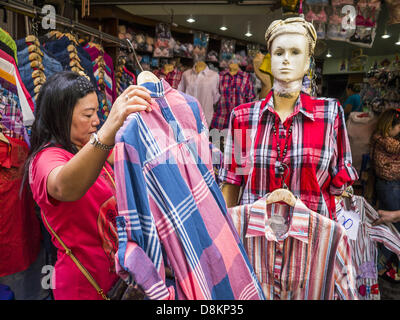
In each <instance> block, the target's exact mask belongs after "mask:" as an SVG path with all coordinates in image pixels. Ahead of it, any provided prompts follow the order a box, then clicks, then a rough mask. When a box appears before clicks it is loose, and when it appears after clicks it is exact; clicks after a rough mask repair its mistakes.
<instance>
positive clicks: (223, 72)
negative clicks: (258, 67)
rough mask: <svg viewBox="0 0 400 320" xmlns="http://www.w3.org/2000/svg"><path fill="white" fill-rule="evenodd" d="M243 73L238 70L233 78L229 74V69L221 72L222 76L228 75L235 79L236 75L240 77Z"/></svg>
mask: <svg viewBox="0 0 400 320" xmlns="http://www.w3.org/2000/svg"><path fill="white" fill-rule="evenodd" d="M243 73H244V72H243V71H242V70H240V68H239V70H238V72H237V73H236V74H235V75H234V76H232V75H231V74H230V73H229V69H226V70H224V71H222V72H221V74H222V75H226V74H228V75H229V76H231V77H236V76H237V75H240V76H242V75H243Z"/></svg>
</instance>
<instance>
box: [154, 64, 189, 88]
mask: <svg viewBox="0 0 400 320" xmlns="http://www.w3.org/2000/svg"><path fill="white" fill-rule="evenodd" d="M153 73H154V74H155V75H156V76H157V77H158V78H159V79H165V81H167V82H168V83H169V84H170V86H171V87H172V88H174V89H178V85H179V83H180V82H181V79H182V73H183V72H182V71H180V70H178V69H176V68H175V69H174V70H172V71H171V72H168V73H167V74H165V73H164V71H163V70H154V71H153Z"/></svg>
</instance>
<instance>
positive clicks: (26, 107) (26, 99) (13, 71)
mask: <svg viewBox="0 0 400 320" xmlns="http://www.w3.org/2000/svg"><path fill="white" fill-rule="evenodd" d="M0 69H1V70H2V71H3V72H6V73H8V74H9V75H10V76H11V77H13V78H14V79H15V80H14V81H13V83H14V82H15V84H16V87H17V91H18V98H19V101H20V107H21V111H22V117H23V120H24V125H25V126H30V125H32V123H33V121H34V120H35V116H34V115H33V111H34V104H33V101H32V97H31V96H30V94H29V92H28V90H27V89H26V87H25V85H24V83H23V82H22V80H21V76H20V74H19V71H18V67H17V65H16V64H15V61H14V60H13V58H11V57H10V56H9V55H8V54H6V53H5V52H4V51H1V50H0Z"/></svg>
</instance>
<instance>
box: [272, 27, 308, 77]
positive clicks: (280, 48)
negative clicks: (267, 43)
mask: <svg viewBox="0 0 400 320" xmlns="http://www.w3.org/2000/svg"><path fill="white" fill-rule="evenodd" d="M307 46H308V41H307V38H306V37H305V36H303V35H301V34H282V35H279V36H277V37H276V38H275V39H274V40H273V42H272V44H271V72H272V75H273V76H274V78H275V79H277V80H280V81H283V82H292V81H296V80H301V79H303V77H304V74H305V73H306V72H307V70H308V67H309V56H308V48H307Z"/></svg>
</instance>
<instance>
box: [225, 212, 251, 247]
mask: <svg viewBox="0 0 400 320" xmlns="http://www.w3.org/2000/svg"><path fill="white" fill-rule="evenodd" d="M249 209H250V205H243V206H236V207H232V208H228V215H229V216H230V218H231V221H232V224H233V227H234V229H235V230H236V232H237V233H238V236H239V238H240V240H241V241H242V242H244V241H245V237H246V232H247V225H248V220H249Z"/></svg>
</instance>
